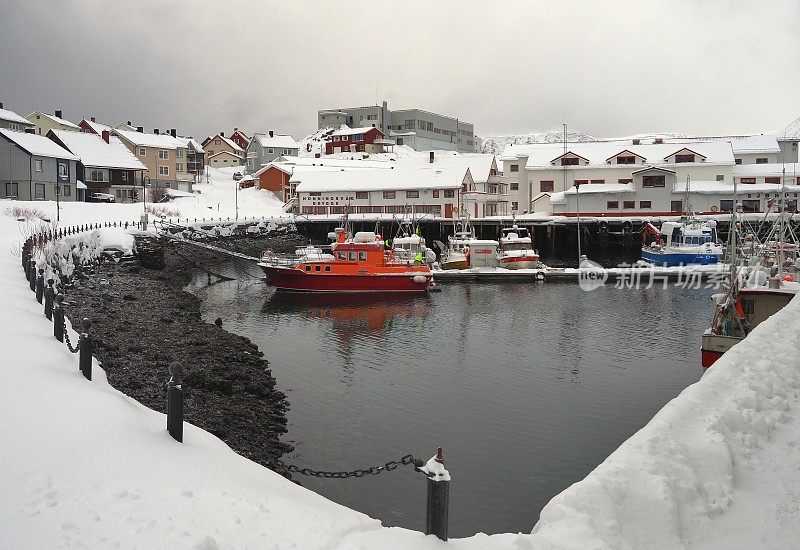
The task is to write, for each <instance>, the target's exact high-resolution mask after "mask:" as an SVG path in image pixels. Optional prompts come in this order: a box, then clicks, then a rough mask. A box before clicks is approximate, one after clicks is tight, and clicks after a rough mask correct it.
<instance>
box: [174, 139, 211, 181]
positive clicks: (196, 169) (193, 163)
mask: <svg viewBox="0 0 800 550" xmlns="http://www.w3.org/2000/svg"><path fill="white" fill-rule="evenodd" d="M177 139H178V141H180V142H181V143H183V144H184V145H186V171H187V172H189V173H190V174H192V175H194V176H197V175H198V174H202V173H203V170H204V169H205V166H206V152H205V150H204V149H203V147H202V146H201V145H200V143H199V142H198V141H197V140H196V139H194V138H192V137H181V136H178V137H177Z"/></svg>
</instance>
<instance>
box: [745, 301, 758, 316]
mask: <svg viewBox="0 0 800 550" xmlns="http://www.w3.org/2000/svg"><path fill="white" fill-rule="evenodd" d="M741 302H742V311H744V313H745V315H752V314H754V313H755V312H756V301H755V300H748V299H746V298H742V300H741Z"/></svg>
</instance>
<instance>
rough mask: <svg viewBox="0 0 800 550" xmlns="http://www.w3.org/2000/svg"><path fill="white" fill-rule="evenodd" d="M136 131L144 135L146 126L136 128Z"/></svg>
mask: <svg viewBox="0 0 800 550" xmlns="http://www.w3.org/2000/svg"><path fill="white" fill-rule="evenodd" d="M136 131H137V132H139V133H140V134H143V133H144V126H138V127H137V128H136Z"/></svg>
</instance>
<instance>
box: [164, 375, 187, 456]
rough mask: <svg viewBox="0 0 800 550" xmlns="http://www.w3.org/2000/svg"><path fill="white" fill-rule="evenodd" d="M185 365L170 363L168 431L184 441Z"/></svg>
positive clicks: (177, 439) (178, 439) (174, 437)
mask: <svg viewBox="0 0 800 550" xmlns="http://www.w3.org/2000/svg"><path fill="white" fill-rule="evenodd" d="M182 371H183V365H181V364H180V363H179V362H178V361H174V362H173V363H170V365H169V374H170V378H169V384H168V388H167V431H168V432H169V435H171V436H172V437H173V439H175V440H176V441H178V442H181V443H182V442H183V385H182V384H181V379H180V376H181V372H182Z"/></svg>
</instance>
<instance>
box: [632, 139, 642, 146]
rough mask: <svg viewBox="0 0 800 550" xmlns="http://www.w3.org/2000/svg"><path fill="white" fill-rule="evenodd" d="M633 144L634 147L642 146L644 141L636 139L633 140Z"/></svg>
mask: <svg viewBox="0 0 800 550" xmlns="http://www.w3.org/2000/svg"><path fill="white" fill-rule="evenodd" d="M633 144H634V145H641V144H642V140H641V139H634V140H633Z"/></svg>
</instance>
